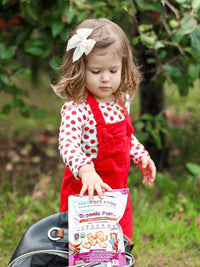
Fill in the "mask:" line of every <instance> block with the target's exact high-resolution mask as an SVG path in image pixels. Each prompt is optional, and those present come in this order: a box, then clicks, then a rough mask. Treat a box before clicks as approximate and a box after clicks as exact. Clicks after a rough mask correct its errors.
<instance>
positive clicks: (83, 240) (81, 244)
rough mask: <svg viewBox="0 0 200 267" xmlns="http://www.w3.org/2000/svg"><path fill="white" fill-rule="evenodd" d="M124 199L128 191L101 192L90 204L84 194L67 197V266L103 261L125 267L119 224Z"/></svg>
mask: <svg viewBox="0 0 200 267" xmlns="http://www.w3.org/2000/svg"><path fill="white" fill-rule="evenodd" d="M127 197H128V188H125V189H115V190H113V191H112V192H105V193H104V197H103V199H100V198H99V197H98V196H97V195H95V196H94V201H93V202H90V201H89V198H88V195H85V196H83V197H80V196H79V195H72V196H69V212H68V216H69V250H70V256H69V265H70V266H75V265H78V264H84V263H91V262H105V263H108V264H107V266H113V267H114V266H126V257H125V252H124V238H123V232H122V228H121V226H120V225H119V221H120V219H121V218H122V216H123V214H124V211H125V208H126V203H127Z"/></svg>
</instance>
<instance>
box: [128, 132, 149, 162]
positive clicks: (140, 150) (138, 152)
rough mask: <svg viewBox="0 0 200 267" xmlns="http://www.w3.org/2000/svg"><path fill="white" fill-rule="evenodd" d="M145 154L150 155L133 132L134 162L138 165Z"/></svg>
mask: <svg viewBox="0 0 200 267" xmlns="http://www.w3.org/2000/svg"><path fill="white" fill-rule="evenodd" d="M144 155H148V152H147V151H146V150H145V148H144V146H143V145H142V144H141V143H140V142H139V141H138V140H137V138H136V137H135V136H134V135H133V134H132V136H131V151H130V156H131V159H132V161H133V163H134V164H135V165H136V166H137V165H138V163H139V161H140V159H141V157H142V156H144Z"/></svg>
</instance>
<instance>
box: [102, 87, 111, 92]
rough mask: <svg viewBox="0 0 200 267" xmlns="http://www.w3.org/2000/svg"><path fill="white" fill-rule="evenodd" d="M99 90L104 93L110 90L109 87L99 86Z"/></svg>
mask: <svg viewBox="0 0 200 267" xmlns="http://www.w3.org/2000/svg"><path fill="white" fill-rule="evenodd" d="M100 89H101V90H103V91H104V90H105V91H106V90H110V87H109V86H101V87H100Z"/></svg>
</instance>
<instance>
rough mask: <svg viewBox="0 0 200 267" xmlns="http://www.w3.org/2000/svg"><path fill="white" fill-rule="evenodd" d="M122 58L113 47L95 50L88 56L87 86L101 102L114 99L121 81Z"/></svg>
mask: <svg viewBox="0 0 200 267" xmlns="http://www.w3.org/2000/svg"><path fill="white" fill-rule="evenodd" d="M121 71H122V58H121V57H120V56H119V55H117V54H116V53H115V54H113V53H112V48H106V49H104V50H103V53H102V52H93V53H91V54H89V56H88V57H87V65H86V88H87V89H88V91H89V92H91V93H92V94H93V95H94V97H95V98H96V99H97V100H98V101H99V102H109V101H113V100H114V95H113V93H114V92H116V91H117V89H118V88H119V85H120V82H121Z"/></svg>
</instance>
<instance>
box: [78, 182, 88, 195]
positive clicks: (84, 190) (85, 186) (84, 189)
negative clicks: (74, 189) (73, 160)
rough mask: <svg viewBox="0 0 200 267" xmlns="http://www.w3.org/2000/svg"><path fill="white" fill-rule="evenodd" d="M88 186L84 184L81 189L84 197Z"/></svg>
mask: <svg viewBox="0 0 200 267" xmlns="http://www.w3.org/2000/svg"><path fill="white" fill-rule="evenodd" d="M87 188H88V186H87V184H83V186H82V188H81V191H80V196H81V197H82V196H83V195H84V193H85V192H86V190H87Z"/></svg>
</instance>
